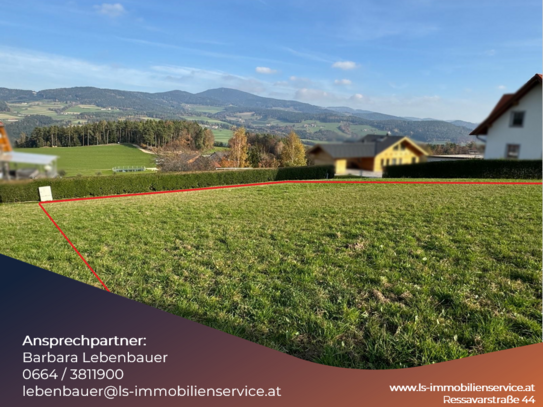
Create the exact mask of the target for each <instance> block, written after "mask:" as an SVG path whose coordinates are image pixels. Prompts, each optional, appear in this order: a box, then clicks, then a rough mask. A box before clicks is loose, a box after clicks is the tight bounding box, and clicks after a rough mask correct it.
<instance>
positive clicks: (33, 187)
mask: <svg viewBox="0 0 543 407" xmlns="http://www.w3.org/2000/svg"><path fill="white" fill-rule="evenodd" d="M333 177H334V167H333V166H311V167H289V168H275V169H251V170H238V171H211V172H192V173H156V174H127V175H111V176H96V177H77V178H55V179H40V180H35V181H15V182H4V183H0V202H2V203H6V202H28V201H39V194H38V187H41V186H45V185H50V186H51V190H52V192H53V198H54V199H69V198H83V197H91V196H105V195H121V194H133V193H140V192H153V191H175V190H179V189H191V188H204V187H212V186H218V185H237V184H252V183H258V182H269V181H286V180H303V179H324V178H333Z"/></svg>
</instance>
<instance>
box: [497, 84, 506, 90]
mask: <svg viewBox="0 0 543 407" xmlns="http://www.w3.org/2000/svg"><path fill="white" fill-rule="evenodd" d="M498 89H499V90H504V89H507V86H505V85H498Z"/></svg>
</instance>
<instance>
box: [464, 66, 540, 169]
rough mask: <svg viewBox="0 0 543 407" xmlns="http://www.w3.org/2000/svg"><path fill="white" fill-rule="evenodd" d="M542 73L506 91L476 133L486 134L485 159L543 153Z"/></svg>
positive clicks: (529, 157) (537, 156) (532, 157)
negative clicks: (521, 85) (509, 91)
mask: <svg viewBox="0 0 543 407" xmlns="http://www.w3.org/2000/svg"><path fill="white" fill-rule="evenodd" d="M541 79H542V77H541V74H536V75H534V76H533V77H532V78H531V79H530V80H529V81H528V82H526V84H524V86H523V87H522V88H520V89H519V90H518V91H517V92H516V93H510V94H506V95H503V96H502V98H501V99H500V101H499V102H498V104H497V105H496V107H495V108H494V110H492V112H491V113H490V115H489V116H488V117H487V118H486V120H485V121H483V122H482V123H481V124H480V125H479V126H477V128H476V129H475V130H473V131H472V132H471V133H470V134H471V135H472V136H486V149H485V159H487V160H488V159H497V158H512V159H515V158H518V159H523V160H537V159H541V157H542V149H543V146H542V141H541V139H542V137H543V130H542V124H541V120H542V103H541Z"/></svg>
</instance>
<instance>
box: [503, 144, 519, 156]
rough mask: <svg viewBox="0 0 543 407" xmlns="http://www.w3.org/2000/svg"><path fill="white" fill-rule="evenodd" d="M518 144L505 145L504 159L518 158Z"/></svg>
mask: <svg viewBox="0 0 543 407" xmlns="http://www.w3.org/2000/svg"><path fill="white" fill-rule="evenodd" d="M519 151H520V144H507V148H506V151H505V158H518V154H519Z"/></svg>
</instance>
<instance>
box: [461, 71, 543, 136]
mask: <svg viewBox="0 0 543 407" xmlns="http://www.w3.org/2000/svg"><path fill="white" fill-rule="evenodd" d="M541 82H542V76H541V74H539V73H538V74H535V75H534V76H532V77H531V78H530V80H529V81H528V82H526V83H525V84H524V85H523V86H522V87H521V88H520V89H519V90H517V91H516V93H507V94H505V95H503V96H502V97H501V99H500V100H499V101H498V103H497V104H496V106H495V107H494V109H492V112H490V115H489V116H488V117H487V118H486V119H485V120H484V121H483V122H482V123H481V124H479V125H478V126H477V127H476V128H475V129H474V130H473V131H472V132H471V133H470V135H471V136H479V135H481V136H483V135H486V134H488V129H489V128H490V126H492V123H494V122H495V121H496V120H497V119H498V118H499V117H500V116H501V115H502V114H504V113H505V112H507V111H508V110H509V109H510V108H511V107H512V106H514V105H515V104H516V103H518V101H519V100H520V99H522V98H523V97H524V96H525V95H526V94H527V93H528V92H529V91H531V90H532V89H533V88H534V87H535V86H536V85H540V84H541Z"/></svg>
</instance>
